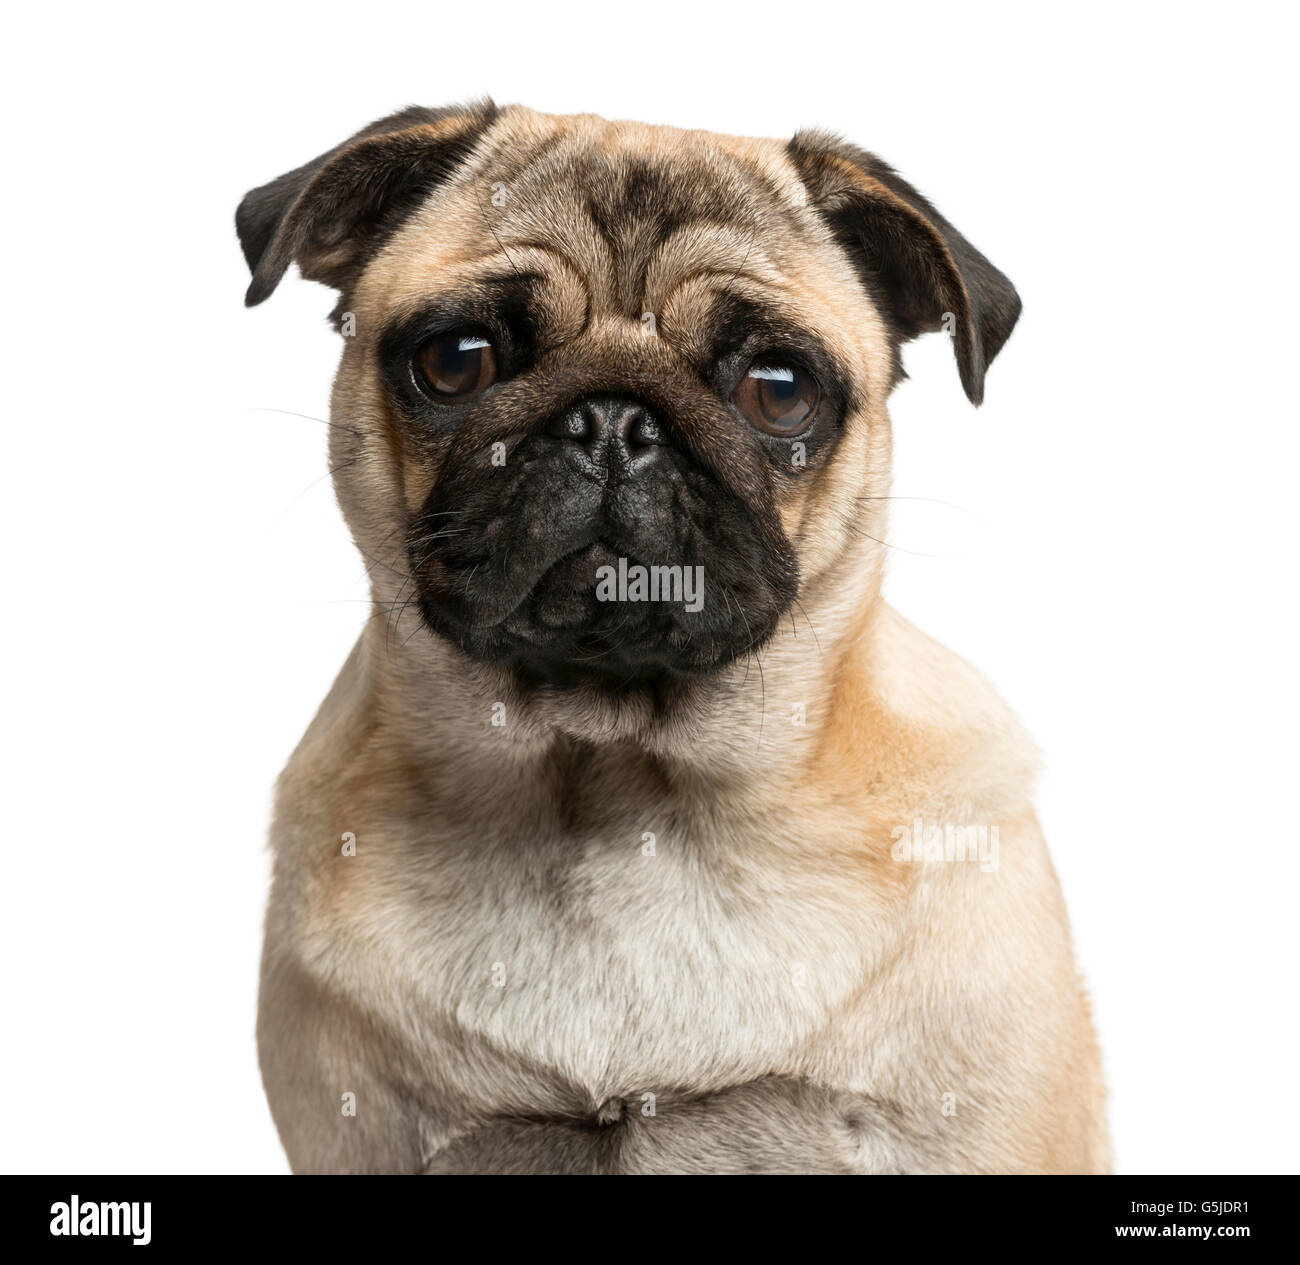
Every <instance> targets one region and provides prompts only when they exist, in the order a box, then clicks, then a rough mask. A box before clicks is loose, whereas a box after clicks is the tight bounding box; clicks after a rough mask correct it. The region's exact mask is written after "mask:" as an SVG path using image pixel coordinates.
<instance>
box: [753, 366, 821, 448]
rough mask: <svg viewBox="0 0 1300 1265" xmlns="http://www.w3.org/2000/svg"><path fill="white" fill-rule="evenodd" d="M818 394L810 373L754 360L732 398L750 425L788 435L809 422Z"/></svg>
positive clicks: (772, 432)
mask: <svg viewBox="0 0 1300 1265" xmlns="http://www.w3.org/2000/svg"><path fill="white" fill-rule="evenodd" d="M820 394H821V393H820V391H819V390H818V388H817V383H816V381H815V380H814V379H813V377H812V375H811V374H808V373H805V372H804V371H803V370H802V369H799V368H797V367H796V366H794V365H783V364H779V363H778V364H753V365H750V367H749V372H748V373H746V374H745V377H744V379H743V380H742V381H741V383H740V385H739V386H738V387H737V388H736V389H735V390H734V391H733V392H732V393H731V402H732V403H733V404H734V405H735V406H736V407H737V408H738V409H739V410H740V413H741V416H742V417H744V419H745V420H746V421H747V422H748V423H749V424H750V425H751V426H755V427H757V428H758V429H759V430H761V431H763V432H765V433H766V434H768V435H785V436H789V435H797V434H799V432H800V431H802V430H804V429H805V428H806V427H807V426H808V425H809V424H810V423H811V422H812V419H813V414H814V413H816V412H817V401H818V399H819V397H820Z"/></svg>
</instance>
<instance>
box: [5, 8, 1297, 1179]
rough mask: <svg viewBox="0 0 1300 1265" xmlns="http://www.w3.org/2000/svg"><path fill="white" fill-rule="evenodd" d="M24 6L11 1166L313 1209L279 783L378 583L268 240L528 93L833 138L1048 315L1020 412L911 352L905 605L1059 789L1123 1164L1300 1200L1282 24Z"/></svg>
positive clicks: (1160, 18) (761, 131)
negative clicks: (289, 1141) (279, 1180)
mask: <svg viewBox="0 0 1300 1265" xmlns="http://www.w3.org/2000/svg"><path fill="white" fill-rule="evenodd" d="M36 9H37V7H36V6H23V7H22V8H21V10H17V11H15V13H13V14H11V15H10V16H9V18H8V23H9V41H8V42H9V47H8V49H7V51H6V53H5V55H4V56H5V60H6V63H7V65H6V66H5V68H4V74H3V75H2V76H0V83H3V89H2V90H3V92H4V95H5V97H6V101H5V116H6V121H7V124H8V126H7V128H6V132H7V134H8V136H7V143H6V149H7V153H6V167H7V176H8V179H7V180H6V184H7V185H8V190H9V191H8V195H7V197H6V198H5V199H4V203H3V212H0V213H2V214H3V216H4V219H5V221H6V231H5V235H4V246H5V268H4V295H5V302H4V303H3V308H2V311H3V322H4V330H3V337H4V347H5V352H6V356H5V373H4V379H3V387H4V392H3V408H4V443H3V449H2V451H3V462H4V475H3V485H2V488H3V491H2V495H0V513H2V514H3V522H2V524H0V526H2V528H3V532H2V535H0V539H3V542H4V592H5V595H6V599H7V610H6V617H5V620H4V625H3V629H4V631H3V633H2V634H0V636H3V639H4V642H5V643H6V644H5V649H4V658H3V662H4V682H3V691H4V693H3V715H4V724H3V728H2V729H0V742H3V744H4V755H3V764H2V765H0V767H2V768H3V774H4V782H5V795H4V800H3V806H4V815H3V825H4V839H5V842H4V852H3V857H4V862H5V865H4V870H3V874H4V880H5V904H4V914H3V919H2V921H3V937H4V939H3V945H2V946H0V947H2V948H3V961H4V965H5V971H4V992H5V998H4V1004H3V1012H2V1013H3V1015H4V1029H5V1033H6V1036H5V1039H4V1043H3V1053H2V1054H0V1058H2V1059H3V1064H4V1066H3V1081H2V1083H3V1084H4V1087H5V1100H6V1103H5V1112H4V1123H3V1128H2V1129H0V1167H2V1168H3V1169H5V1170H10V1171H55V1172H60V1171H69V1172H73V1171H81V1172H95V1171H106V1172H133V1171H152V1172H168V1171H181V1172H186V1171H189V1172H195V1171H199V1172H202V1171H223V1172H224V1171H246V1170H249V1171H283V1170H284V1167H285V1165H284V1160H283V1157H282V1154H281V1152H280V1149H279V1145H278V1142H277V1140H276V1137H275V1133H274V1130H273V1128H272V1126H271V1122H270V1119H269V1116H268V1114H267V1110H266V1107H265V1104H264V1101H263V1098H262V1093H261V1087H260V1082H259V1079H258V1073H257V1067H256V1059H255V1052H254V1046H253V1035H252V1034H253V1021H254V1004H255V991H256V975H257V957H258V952H259V938H260V926H259V923H260V917H261V908H262V902H263V899H264V894H265V886H266V879H267V872H268V863H267V857H266V852H265V848H264V838H265V831H266V825H267V817H268V808H269V797H270V789H271V784H272V781H273V779H274V777H275V775H276V773H277V771H278V770H279V768H280V766H281V764H282V763H283V761H284V760H285V758H286V757H287V756H288V754H289V751H290V750H291V748H292V747H293V745H294V743H295V742H296V740H297V738H298V736H299V734H300V733H301V731H302V729H303V728H304V726H305V725H306V723H307V721H308V720H309V719H310V717H311V715H312V713H313V711H314V709H315V707H316V705H317V703H318V702H319V700H320V699H321V698H322V697H323V695H324V693H325V691H326V689H327V687H328V685H329V683H330V681H331V679H332V677H333V674H334V672H335V671H336V670H337V668H338V667H339V665H340V664H341V663H342V661H343V658H344V656H345V654H346V652H347V649H348V647H349V645H350V644H351V642H352V640H353V638H354V637H355V635H356V633H357V631H358V629H359V628H360V626H361V624H362V622H363V620H364V617H365V610H366V608H365V604H364V602H365V593H366V589H365V585H364V583H363V581H362V566H361V563H360V562H359V560H358V558H357V556H356V555H355V554H354V552H353V550H352V548H351V546H350V544H349V543H348V540H347V537H346V534H345V531H344V529H343V526H342V523H341V520H340V518H339V515H338V512H337V510H336V508H335V506H334V503H333V499H332V495H331V491H330V485H329V482H328V480H327V479H322V475H323V474H324V472H325V469H326V464H325V451H324V443H325V427H324V426H322V425H320V424H319V423H317V422H314V421H310V420H304V419H301V418H298V417H294V416H289V415H287V413H301V414H307V415H309V416H311V417H316V418H321V417H324V416H325V415H326V414H325V409H326V399H327V391H328V387H329V382H330V377H331V374H332V371H333V364H334V359H335V356H336V353H337V347H336V341H335V337H334V335H333V334H332V333H331V332H330V331H329V329H328V328H327V325H326V322H325V316H326V314H327V312H328V311H329V309H330V306H331V304H332V298H331V296H330V295H329V294H328V293H327V292H326V291H324V290H323V289H321V288H319V287H317V286H314V285H309V284H306V283H303V282H301V281H298V280H295V279H290V280H289V281H288V282H286V284H285V285H284V286H283V287H282V288H281V290H280V292H278V293H277V294H276V295H275V296H274V298H273V299H272V300H271V301H270V302H269V303H267V304H266V305H265V306H264V307H261V308H258V309H256V310H254V311H251V312H249V311H245V310H244V308H243V307H242V304H241V300H242V295H243V290H244V287H245V284H246V281H247V277H246V273H245V269H244V264H243V261H242V258H241V256H240V253H239V250H238V248H237V245H236V242H235V237H234V233H233V229H232V215H233V212H234V208H235V205H236V203H237V201H238V200H239V198H240V197H241V196H242V194H243V193H244V192H245V190H247V189H248V188H250V187H252V186H253V185H255V184H260V183H262V182H264V181H266V180H268V179H270V178H272V177H274V176H276V175H278V174H279V173H280V172H282V171H284V170H287V169H288V168H290V167H294V166H296V165H298V164H299V163H301V162H303V161H305V160H306V159H308V158H310V157H312V156H314V155H316V154H317V153H319V152H321V151H322V150H324V149H327V148H329V147H330V146H331V145H333V144H335V143H336V142H337V141H339V140H341V139H342V138H343V137H344V136H346V135H348V134H350V133H351V132H352V131H354V130H355V129H356V128H358V127H360V126H361V125H362V124H364V123H366V122H368V121H370V120H371V119H372V118H375V117H377V116H379V115H382V114H384V113H387V112H388V111H390V110H392V109H394V108H396V107H400V106H402V105H404V104H408V103H419V104H426V105H439V104H446V103H448V102H452V101H456V100H463V99H466V98H469V97H472V96H476V95H479V94H482V93H490V94H491V95H492V96H494V97H495V98H496V99H497V100H498V101H499V102H502V103H507V102H512V101H522V102H524V103H526V104H529V105H532V106H534V107H536V108H539V109H544V110H549V111H556V112H573V111H593V112H596V113H601V114H605V115H607V116H613V117H635V118H641V119H645V120H648V121H652V122H661V123H672V124H679V125H685V126H694V127H705V128H710V129H714V130H718V131H726V132H738V133H749V134H757V135H773V136H786V135H788V134H790V133H791V132H793V131H794V130H795V129H796V128H798V127H800V126H804V125H823V126H828V127H831V128H834V129H836V130H839V131H841V132H843V133H844V134H845V135H847V136H848V137H850V138H851V139H853V140H854V141H856V142H858V143H859V144H861V145H863V146H864V147H866V148H869V149H872V150H875V151H876V152H878V153H879V154H880V155H881V156H882V157H884V158H885V159H886V160H888V161H889V162H892V163H893V164H895V165H896V166H898V167H899V168H900V169H901V171H902V172H903V174H904V175H905V176H907V177H908V178H910V179H911V180H912V181H913V182H914V183H916V184H917V185H918V186H919V187H920V188H921V189H922V190H924V191H925V192H926V193H927V194H929V196H930V197H931V198H932V199H933V200H934V201H935V202H936V203H937V205H938V206H939V207H940V208H941V209H942V210H943V211H944V213H945V214H946V215H947V216H948V217H949V218H950V219H952V220H953V221H954V222H955V223H956V224H957V225H958V227H959V228H960V229H961V230H962V231H963V232H964V233H965V234H966V235H967V236H968V237H970V238H971V239H972V240H973V241H974V242H975V243H976V244H977V245H978V246H979V247H980V248H981V249H982V250H983V251H984V252H985V253H986V254H987V255H989V257H990V258H991V259H992V260H993V261H994V262H995V263H996V264H997V265H998V266H999V267H1001V268H1002V269H1003V270H1004V271H1006V272H1007V273H1008V275H1009V276H1010V277H1011V278H1012V279H1013V280H1014V282H1015V283H1016V284H1017V286H1018V287H1019V289H1020V292H1021V294H1022V296H1023V298H1024V301H1025V313H1024V317H1023V319H1022V321H1021V323H1020V326H1019V328H1018V329H1017V330H1016V332H1015V334H1014V336H1013V337H1012V339H1011V342H1010V343H1009V344H1008V346H1007V348H1006V350H1005V351H1004V352H1003V354H1002V356H1001V357H1000V359H999V360H998V362H997V363H996V365H995V366H994V368H993V370H992V372H991V374H990V376H989V380H988V393H987V401H988V402H987V403H986V405H985V406H984V407H983V409H981V410H979V411H978V412H977V411H975V410H972V409H971V408H969V406H968V405H967V404H966V402H965V399H964V397H963V396H962V394H961V390H960V387H959V385H958V381H957V374H956V371H955V367H954V365H953V362H952V353H951V347H950V344H949V343H948V342H947V340H946V339H943V338H942V337H932V338H930V339H927V340H923V341H922V342H920V343H916V344H913V345H912V346H911V348H909V350H908V352H907V367H908V369H909V372H910V373H911V375H912V378H911V381H909V382H908V383H906V384H904V385H903V386H902V387H901V388H900V389H899V390H898V392H897V394H896V396H895V398H894V402H893V416H894V423H895V433H896V438H897V452H898V456H897V477H896V486H895V492H896V493H897V494H898V495H899V496H906V497H916V498H925V499H918V500H915V501H902V502H899V511H898V518H897V521H896V525H895V530H894V537H893V538H894V542H895V543H896V544H897V545H898V546H900V548H899V549H898V550H896V551H895V552H894V554H893V564H892V572H891V576H890V581H889V587H888V592H889V596H890V598H891V600H892V601H893V602H894V603H895V604H896V605H897V606H898V607H899V608H901V610H902V611H903V612H904V613H906V614H907V615H909V616H910V617H911V618H912V619H914V620H915V621H916V622H918V623H919V624H921V625H922V626H923V627H924V628H926V629H927V630H929V631H930V632H931V633H933V634H934V635H936V636H937V637H939V638H940V639H941V640H943V641H945V642H947V643H948V644H949V645H951V646H953V647H954V648H955V649H957V650H958V651H959V652H960V653H962V654H963V655H964V656H966V657H967V658H969V659H970V660H972V661H973V662H974V663H976V664H977V665H979V666H980V667H981V668H983V669H984V670H985V671H986V672H987V673H988V674H989V675H990V676H991V677H992V679H993V680H994V681H995V682H996V683H997V684H998V686H999V687H1000V688H1001V689H1002V691H1003V692H1004V694H1005V695H1006V696H1007V697H1008V698H1009V700H1010V701H1011V702H1012V704H1013V705H1014V706H1015V707H1016V709H1017V710H1018V711H1019V712H1020V714H1021V716H1022V717H1023V718H1024V720H1025V721H1026V723H1027V724H1028V727H1029V728H1030V730H1031V731H1032V732H1033V733H1034V734H1035V735H1036V736H1037V738H1038V740H1039V741H1040V743H1041V745H1042V747H1043V750H1044V752H1045V756H1046V764H1045V775H1044V778H1043V781H1042V785H1041V794H1040V797H1039V801H1040V804H1041V808H1042V814H1043V817H1044V820H1045V824H1046V827H1047V831H1048V836H1049V839H1050V841H1051V843H1052V847H1053V851H1054V855H1055V858H1056V861H1057V865H1058V868H1059V870H1060V873H1061V876H1062V880H1063V882H1064V885H1065V889H1066V895H1067V898H1068V901H1069V904H1070V908H1071V913H1072V917H1073V922H1074V927H1075V931H1076V938H1077V943H1078V950H1079V955H1080V959H1081V962H1082V965H1083V968H1084V971H1085V973H1086V975H1087V978H1088V980H1089V982H1090V985H1091V988H1092V990H1093V993H1094V997H1095V1007H1096V1015H1097V1019H1098V1024H1099V1027H1100V1032H1101V1039H1102V1044H1103V1049H1104V1054H1105V1061H1106V1074H1107V1080H1108V1083H1109V1085H1110V1087H1111V1095H1112V1097H1111V1118H1112V1127H1113V1134H1114V1140H1115V1157H1116V1162H1117V1167H1118V1168H1119V1169H1120V1170H1121V1171H1127V1172H1164V1171H1167V1172H1229V1173H1231V1172H1253V1171H1295V1170H1296V1167H1297V1165H1296V1159H1297V1156H1296V1144H1295V1137H1296V1132H1297V1124H1298V1121H1297V1113H1296V1085H1295V1059H1296V1007H1295V993H1296V989H1295V974H1296V965H1297V963H1296V921H1297V919H1296V912H1295V906H1296V896H1295V893H1296V880H1297V860H1296V857H1297V843H1298V842H1300V841H1298V839H1297V834H1298V831H1297V809H1296V795H1295V770H1296V767H1297V743H1296V726H1297V708H1296V702H1297V697H1296V694H1297V691H1296V684H1297V681H1296V668H1295V655H1296V649H1295V647H1296V641H1297V635H1296V634H1297V629H1296V610H1295V581H1296V560H1295V550H1296V539H1297V532H1296V527H1297V523H1296V512H1295V508H1294V484H1295V479H1296V468H1297V458H1298V457H1300V445H1298V443H1297V425H1298V423H1300V418H1298V417H1297V407H1296V403H1295V401H1296V393H1297V385H1298V384H1297V373H1296V363H1295V361H1296V357H1295V337H1296V327H1297V316H1296V295H1297V292H1298V291H1297V284H1296V283H1297V277H1296V265H1295V258H1294V253H1293V252H1294V246H1293V242H1294V222H1295V218H1296V207H1295V198H1294V195H1295V175H1294V172H1295V153H1294V135H1295V132H1294V127H1295V121H1296V119H1295V115H1296V111H1295V101H1294V98H1293V96H1292V94H1291V91H1290V90H1289V89H1288V88H1287V87H1286V85H1287V84H1288V81H1290V80H1292V79H1293V69H1294V68H1293V65H1292V52H1293V49H1294V47H1295V40H1294V34H1295V33H1294V32H1293V31H1289V30H1286V29H1284V25H1283V24H1284V22H1285V21H1287V18H1286V16H1285V14H1286V10H1285V9H1284V7H1283V6H1282V5H1280V4H1279V5H1276V6H1268V5H1253V4H1244V3H1238V4H1235V5H1232V6H1229V7H1226V8H1225V9H1224V10H1223V11H1222V12H1221V13H1216V12H1215V11H1212V10H1208V9H1204V10H1203V9H1200V8H1198V6H1195V5H1188V4H1179V5H1172V6H1170V7H1168V8H1161V7H1154V6H1141V5H1133V4H1122V5H1117V6H1113V7H1112V6H1107V5H1103V4H1097V5H1092V6H1088V7H1086V8H1085V9H1083V10H1081V11H1080V12H1079V16H1078V17H1077V18H1068V17H1066V16H1064V15H1063V12H1062V11H1060V10H1057V9H1054V8H1051V7H1048V6H1042V5H1036V4H1029V5H1025V6H1023V7H1021V6H1007V5H1002V6H998V5H985V4H981V5H970V4H957V5H951V6H949V5H943V4H936V3H928V4H925V5H922V6H915V5H899V4H889V5H859V4H852V5H849V4H844V5H832V4H829V3H826V2H825V0H815V2H814V0H805V2H804V3H801V4H797V5H792V4H779V5H773V4H761V3H760V4H750V5H735V4H728V5H718V6H706V5H704V4H702V3H698V2H695V3H690V4H674V3H667V2H657V3H648V2H642V0H635V2H629V3H622V4H618V3H604V4H599V5H592V6H587V5H579V4H572V3H569V4H563V3H562V4H542V3H528V4H516V3H512V2H509V0H493V2H492V3H491V4H487V5H467V4H462V5H451V4H441V5H438V4H428V3H423V4H412V5H406V6H389V5H384V4H373V3H367V4H346V5H330V4H324V3H315V4H310V5H301V6H299V5H295V6H292V7H289V6H279V5H274V4H269V3H260V4H257V5H236V4H223V5H213V6H210V7H208V8H207V9H205V10H202V11H200V10H197V9H194V8H192V7H180V8H178V7H174V6H158V7H157V8H146V7H140V6H131V5H127V6H89V5H87V6H85V7H83V8H78V7H77V6H59V7H57V8H56V9H50V8H47V9H45V10H44V12H45V14H46V16H44V17H34V16H33V14H34V13H35V12H36ZM19 13H21V16H18V14H19ZM261 410H286V411H287V413H286V412H275V411H261ZM907 551H910V552H907Z"/></svg>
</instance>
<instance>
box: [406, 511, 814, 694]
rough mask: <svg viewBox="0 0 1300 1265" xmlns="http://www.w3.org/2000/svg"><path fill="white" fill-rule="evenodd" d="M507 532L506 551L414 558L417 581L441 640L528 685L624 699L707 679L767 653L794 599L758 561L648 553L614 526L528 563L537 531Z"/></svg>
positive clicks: (714, 554) (708, 553)
mask: <svg viewBox="0 0 1300 1265" xmlns="http://www.w3.org/2000/svg"><path fill="white" fill-rule="evenodd" d="M493 534H494V533H492V532H485V533H484V538H485V539H486V538H487V537H490V536H492V535H493ZM500 534H503V535H504V537H505V539H506V541H507V542H508V543H507V544H506V545H505V549H504V552H503V553H492V554H486V553H482V552H480V551H470V552H468V553H466V556H464V557H462V556H461V554H462V553H463V552H465V551H464V550H463V547H462V548H459V549H458V548H447V549H443V550H437V549H435V550H433V551H426V552H418V551H416V550H414V549H412V550H410V558H411V566H412V572H413V575H414V577H415V583H416V584H417V586H418V589H419V594H420V610H421V613H422V615H423V617H424V621H425V623H426V624H427V625H428V627H429V628H430V629H431V630H432V631H433V632H434V633H435V634H436V635H438V636H440V637H443V638H446V639H447V640H449V641H451V642H452V643H453V644H454V645H456V646H457V647H458V648H459V649H460V650H462V651H463V652H464V653H466V654H468V655H469V656H471V657H472V658H474V659H477V660H480V661H483V662H489V663H497V664H504V665H506V666H509V667H511V668H513V669H514V670H515V671H516V672H517V673H518V674H519V676H520V677H521V678H522V679H523V680H524V681H526V682H531V683H537V684H548V685H552V686H556V687H558V688H570V687H575V686H579V685H598V686H603V687H605V688H616V689H617V688H623V687H629V688H630V687H633V686H637V685H643V684H651V683H655V682H660V681H663V680H665V679H672V678H700V677H704V676H708V675H709V674H712V673H715V672H717V671H718V670H720V669H721V668H723V667H725V666H726V665H727V664H729V663H731V662H733V661H734V660H736V659H738V658H741V657H743V656H744V655H746V654H748V653H749V652H750V651H751V650H753V649H755V648H756V647H758V646H759V645H761V643H762V642H763V641H764V640H766V638H767V637H768V636H769V635H770V634H771V632H772V630H773V628H774V627H775V625H776V622H777V620H778V619H779V617H780V614H781V612H782V611H783V610H784V609H785V607H786V606H787V605H788V603H789V600H790V598H791V597H792V596H793V592H792V588H793V585H792V584H791V585H790V591H789V592H787V591H786V590H785V588H784V587H783V586H782V585H780V584H774V583H772V582H769V581H768V580H766V579H765V578H764V574H763V571H762V570H761V569H760V568H758V567H756V566H755V565H754V561H753V559H748V558H743V557H740V556H738V555H737V554H735V553H730V554H728V553H725V552H722V551H719V550H715V549H710V548H708V547H705V548H698V547H696V548H679V549H676V550H671V551H670V550H666V549H663V548H662V547H659V548H653V547H646V542H644V541H627V540H625V539H623V538H622V537H621V534H620V533H619V532H617V530H612V529H611V525H610V524H608V523H603V524H598V525H593V526H592V527H591V528H590V529H589V530H587V531H586V532H583V533H581V535H580V537H579V541H578V543H577V544H576V545H575V544H573V543H572V541H570V542H568V544H567V546H565V547H560V548H558V549H557V548H552V549H551V550H549V551H547V550H544V549H543V550H538V549H534V550H532V551H531V556H530V551H529V550H528V548H527V542H528V541H529V540H530V539H532V538H534V537H536V535H537V531H536V528H533V527H530V526H529V525H528V524H527V522H524V523H521V524H518V525H517V526H516V528H515V529H514V530H513V531H508V532H505V533H500ZM684 535H686V536H687V538H689V536H690V533H689V532H688V533H684ZM412 536H413V538H415V539H418V536H419V533H418V528H417V531H415V532H413V533H412Z"/></svg>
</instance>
